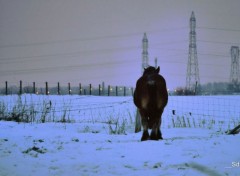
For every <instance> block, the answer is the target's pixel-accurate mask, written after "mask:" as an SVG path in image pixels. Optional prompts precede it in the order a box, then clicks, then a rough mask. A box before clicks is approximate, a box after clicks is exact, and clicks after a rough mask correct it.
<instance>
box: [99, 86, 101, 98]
mask: <svg viewBox="0 0 240 176" xmlns="http://www.w3.org/2000/svg"><path fill="white" fill-rule="evenodd" d="M98 95H99V96H101V84H99V85H98Z"/></svg>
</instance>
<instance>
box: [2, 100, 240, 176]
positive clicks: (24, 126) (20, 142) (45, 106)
mask: <svg viewBox="0 0 240 176" xmlns="http://www.w3.org/2000/svg"><path fill="white" fill-rule="evenodd" d="M239 100H240V97H239V96H200V97H175V96H170V97H169V103H168V105H167V107H166V109H165V112H164V114H163V117H162V118H163V124H162V133H163V138H164V139H163V140H161V141H146V142H140V138H141V133H134V121H135V114H136V108H135V106H134V104H133V100H132V97H96V96H37V95H22V96H21V97H18V96H15V95H14V96H1V97H0V118H1V119H2V121H0V175H1V176H5V175H6V176H14V175H16V176H21V175H24V176H25V175H39V176H42V175H60V176H61V175H62V176H64V175H76V176H78V175H86V176H87V175H90V176H91V175H213V176H218V175H239V173H240V163H239V162H240V154H239V146H240V135H226V134H225V131H227V130H228V129H230V128H232V127H233V126H236V124H238V123H239V122H240V109H239V106H240V101H239ZM13 116H14V117H16V119H21V120H22V121H29V123H26V122H19V123H17V122H12V121H5V120H9V119H10V118H12V117H13ZM42 122H44V123H42Z"/></svg>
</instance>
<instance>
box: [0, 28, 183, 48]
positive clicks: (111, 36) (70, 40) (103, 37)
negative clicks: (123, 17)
mask: <svg viewBox="0 0 240 176" xmlns="http://www.w3.org/2000/svg"><path fill="white" fill-rule="evenodd" d="M185 28H186V27H177V28H165V29H156V30H147V31H144V32H147V33H159V32H164V31H165V32H166V31H167V32H169V31H175V30H181V29H185ZM142 33H143V32H141V33H140V32H137V33H128V34H119V35H106V36H98V37H92V38H91V37H88V38H87V37H86V38H74V39H65V40H54V41H46V42H32V43H25V44H24V43H22V44H11V45H0V49H2V48H12V47H27V46H40V45H49V44H59V43H73V42H88V41H97V40H107V39H118V38H126V37H132V36H139V35H142Z"/></svg>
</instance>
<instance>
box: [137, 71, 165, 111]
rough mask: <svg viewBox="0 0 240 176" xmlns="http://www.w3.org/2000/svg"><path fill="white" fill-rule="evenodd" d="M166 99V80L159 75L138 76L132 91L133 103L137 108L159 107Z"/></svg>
mask: <svg viewBox="0 0 240 176" xmlns="http://www.w3.org/2000/svg"><path fill="white" fill-rule="evenodd" d="M167 101H168V93H167V88H166V82H165V79H164V78H163V77H162V76H161V75H154V76H152V77H144V76H142V77H141V78H139V80H138V81H137V85H136V90H135V93H134V103H135V104H136V106H137V107H138V108H139V109H161V108H164V107H165V106H166V104H167Z"/></svg>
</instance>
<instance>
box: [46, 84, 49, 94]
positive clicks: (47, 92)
mask: <svg viewBox="0 0 240 176" xmlns="http://www.w3.org/2000/svg"><path fill="white" fill-rule="evenodd" d="M48 94H49V91H48V82H46V95H48Z"/></svg>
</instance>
